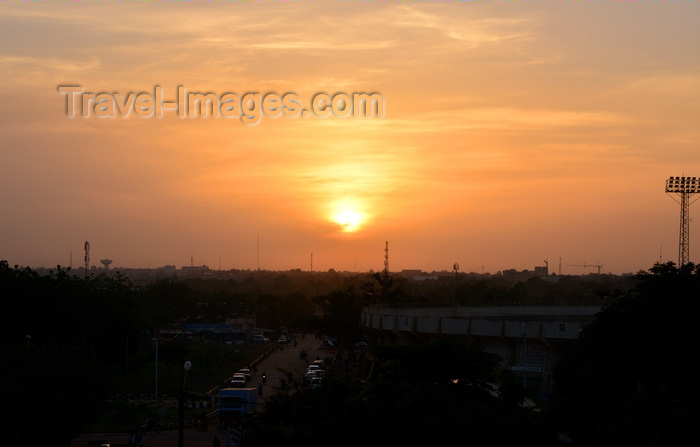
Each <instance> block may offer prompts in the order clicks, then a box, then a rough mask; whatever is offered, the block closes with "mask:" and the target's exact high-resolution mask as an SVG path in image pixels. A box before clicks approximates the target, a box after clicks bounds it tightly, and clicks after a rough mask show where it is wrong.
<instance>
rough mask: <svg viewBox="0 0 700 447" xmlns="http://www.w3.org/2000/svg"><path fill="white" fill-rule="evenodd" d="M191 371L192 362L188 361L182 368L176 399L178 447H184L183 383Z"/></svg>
mask: <svg viewBox="0 0 700 447" xmlns="http://www.w3.org/2000/svg"><path fill="white" fill-rule="evenodd" d="M190 369H192V362H190V361H189V360H188V361H186V362H185V364H184V365H183V366H182V386H181V387H180V397H179V399H178V406H177V419H178V421H177V445H178V447H184V443H185V437H184V431H183V430H184V428H185V381H186V380H187V373H188V372H189V370H190Z"/></svg>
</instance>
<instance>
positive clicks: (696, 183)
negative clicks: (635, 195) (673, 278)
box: [666, 177, 700, 267]
mask: <svg viewBox="0 0 700 447" xmlns="http://www.w3.org/2000/svg"><path fill="white" fill-rule="evenodd" d="M699 192H700V178H698V177H669V178H668V179H667V180H666V193H667V194H669V195H671V194H677V195H678V197H679V198H680V201H679V200H676V198H675V197H673V196H672V198H673V199H674V200H676V202H678V203H679V204H680V205H681V222H680V231H679V235H678V266H679V267H680V266H682V265H685V264H687V263H688V259H689V257H690V205H691V204H692V203H693V202H695V200H697V199H695V200H693V201H692V202H691V201H690V198H691V197H692V196H693V194H697V193H699Z"/></svg>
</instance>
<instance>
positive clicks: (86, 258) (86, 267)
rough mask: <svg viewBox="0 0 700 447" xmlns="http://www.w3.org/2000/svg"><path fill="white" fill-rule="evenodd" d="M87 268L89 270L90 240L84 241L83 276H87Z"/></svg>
mask: <svg viewBox="0 0 700 447" xmlns="http://www.w3.org/2000/svg"><path fill="white" fill-rule="evenodd" d="M88 270H90V242H88V241H85V278H87V276H88Z"/></svg>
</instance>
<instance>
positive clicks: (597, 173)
mask: <svg viewBox="0 0 700 447" xmlns="http://www.w3.org/2000/svg"><path fill="white" fill-rule="evenodd" d="M699 18H700V2H694V1H691V2H685V1H683V2H681V1H678V2H675V1H674V2H647V1H639V2H618V1H615V2H612V1H610V2H606V1H595V2H593V1H591V2H587V1H566V2H549V1H548V2H524V1H523V2H518V1H507V2H486V1H473V2H471V1H470V2H408V1H393V2H305V1H296V2H236V1H232V2H116V3H112V2H110V3H106V2H78V3H73V2H71V3H64V2H59V3H54V2H40V3H37V2H9V3H8V2H2V3H1V4H0V79H2V83H1V84H0V187H1V188H2V194H1V195H0V259H6V260H7V261H8V262H9V263H10V264H11V265H14V264H19V265H29V266H32V267H42V266H43V267H54V266H56V265H58V264H60V265H64V266H67V265H69V262H70V256H71V253H72V259H73V267H74V268H76V267H78V266H79V265H81V263H82V257H83V244H84V242H85V241H86V240H87V241H90V244H91V258H92V263H93V264H96V265H99V260H100V259H103V258H111V259H113V260H114V263H113V264H112V266H113V267H129V268H131V267H151V268H155V267H160V266H163V265H165V264H175V265H177V266H178V267H180V266H183V265H189V264H190V260H191V258H193V259H194V263H195V264H207V265H209V266H210V267H212V268H219V266H221V268H223V269H232V268H235V269H248V268H251V269H253V268H256V267H257V266H258V265H259V267H260V268H263V269H270V270H286V269H293V268H301V269H303V270H308V269H309V268H310V267H311V265H310V258H311V254H312V253H313V268H314V270H318V271H324V270H328V269H330V268H333V269H336V270H357V271H367V270H369V269H374V270H381V269H382V268H383V262H384V244H385V241H389V257H390V259H389V263H390V270H392V271H400V270H402V269H423V270H425V271H433V270H451V269H452V266H453V264H454V263H455V262H457V263H459V265H460V271H466V272H469V271H477V272H481V271H482V269H483V270H484V271H486V272H492V273H495V272H497V271H499V270H504V269H510V268H516V269H518V270H522V269H530V270H531V269H533V267H534V266H540V265H544V260H545V259H547V260H549V265H550V271H554V272H556V271H557V270H558V264H559V259H560V258H561V263H562V273H564V274H583V273H591V272H594V269H591V268H589V269H584V268H581V267H572V266H569V265H570V264H584V263H587V264H596V263H598V262H599V263H600V264H602V265H603V267H602V271H603V272H612V273H625V272H636V271H638V270H640V269H648V268H649V267H651V266H652V265H653V263H654V262H656V261H658V260H659V259H660V257H661V259H663V260H664V261H669V260H670V261H677V259H678V233H679V214H680V206H679V205H678V204H677V203H676V202H674V200H673V199H672V198H671V197H670V196H668V195H667V194H665V192H664V182H665V179H666V178H668V177H669V176H672V175H673V176H676V175H677V176H680V175H686V176H700V26H698V20H699ZM60 85H80V86H82V87H83V89H84V90H85V91H88V92H109V93H115V92H116V93H120V94H122V95H124V96H126V95H127V94H128V93H131V92H134V93H139V92H153V89H154V86H156V85H159V86H161V87H162V88H163V92H164V96H165V97H166V99H167V100H174V99H176V92H177V87H178V86H184V87H186V89H187V90H188V91H199V92H213V93H215V94H217V95H220V94H223V93H226V92H233V93H236V94H239V95H243V94H245V93H248V92H259V93H269V92H273V93H277V94H280V95H282V94H284V93H287V92H293V93H295V94H297V95H298V96H299V98H301V102H302V103H303V105H304V106H306V105H307V103H309V102H310V98H311V97H312V96H313V95H314V94H315V93H319V92H325V93H328V94H335V93H339V92H342V93H350V94H351V93H354V92H366V93H370V92H377V93H380V94H381V95H382V97H383V98H384V101H385V110H384V117H383V118H377V117H374V118H336V117H328V118H319V117H314V116H311V117H308V118H304V117H301V116H300V117H295V118H289V117H284V116H282V117H277V118H271V117H265V116H263V117H261V119H260V121H259V122H258V123H257V124H254V125H246V124H244V123H243V122H242V121H241V120H240V119H235V118H223V117H220V118H212V117H208V118H201V117H200V118H179V117H178V116H177V115H176V114H175V113H174V112H171V113H169V114H167V113H166V114H164V115H163V116H162V117H160V118H157V117H150V118H142V117H139V116H137V115H135V114H133V113H132V114H131V115H130V116H128V117H126V118H122V117H115V118H99V117H96V116H90V117H87V118H83V117H80V116H77V117H74V118H68V117H67V115H66V106H65V101H66V97H65V95H62V94H60V93H59V92H58V87H59V86H60ZM695 206H697V209H696V208H695V207H694V206H691V216H694V215H696V214H697V213H700V204H697V205H695ZM338 213H344V214H343V216H344V217H345V222H344V223H345V225H343V222H340V223H339V222H337V220H342V219H338V216H337V215H338ZM690 240H691V244H690V259H691V261H694V262H696V263H697V262H700V242H698V241H700V227H698V223H697V222H694V223H691V227H690ZM258 241H259V242H258ZM258 246H259V251H258ZM258 253H259V254H258Z"/></svg>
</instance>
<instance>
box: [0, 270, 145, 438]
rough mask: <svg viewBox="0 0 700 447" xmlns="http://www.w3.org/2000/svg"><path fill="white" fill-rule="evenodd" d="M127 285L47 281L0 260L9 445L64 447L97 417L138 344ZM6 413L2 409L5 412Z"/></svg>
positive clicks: (2, 379)
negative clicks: (129, 350) (130, 348)
mask: <svg viewBox="0 0 700 447" xmlns="http://www.w3.org/2000/svg"><path fill="white" fill-rule="evenodd" d="M135 312H136V310H135V303H134V301H133V300H132V293H131V289H130V285H129V282H128V280H126V279H125V278H124V277H121V276H119V275H117V276H116V277H111V278H107V277H90V278H87V279H78V278H75V277H71V276H70V275H69V272H68V271H66V270H64V269H61V268H58V269H57V270H56V272H53V273H52V274H51V275H49V276H43V277H42V276H39V275H37V274H36V272H34V271H32V270H31V269H20V268H17V267H15V268H10V267H9V265H8V264H7V262H6V261H0V318H2V320H1V322H2V324H0V331H1V333H0V346H2V354H3V355H2V357H3V362H2V369H1V371H2V375H1V376H0V390H1V391H0V395H1V396H2V400H3V403H4V404H6V405H8V407H9V408H10V409H11V411H10V412H9V414H6V415H5V416H4V417H3V418H2V419H1V420H2V423H1V426H2V429H3V433H5V437H6V440H7V441H8V442H9V444H8V445H33V444H34V443H35V441H36V439H37V431H40V432H41V442H42V445H44V446H65V445H69V443H70V440H71V439H72V438H73V436H74V435H75V434H77V433H78V432H79V431H80V430H81V429H83V428H84V426H85V424H87V423H89V421H91V420H92V419H93V418H94V416H95V415H96V414H97V413H98V411H99V409H100V406H101V404H102V402H104V399H105V397H106V396H105V394H104V393H105V391H104V390H105V387H104V383H105V380H108V377H109V376H110V374H112V373H113V372H114V370H115V369H119V368H123V366H122V365H123V364H124V352H125V351H126V349H125V347H126V346H127V345H128V344H130V343H135V342H136V340H137V335H138V332H137V330H136V326H135V325H134V324H133V323H132V321H133V319H132V317H133V315H134V314H135ZM6 413H7V412H6Z"/></svg>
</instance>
